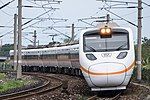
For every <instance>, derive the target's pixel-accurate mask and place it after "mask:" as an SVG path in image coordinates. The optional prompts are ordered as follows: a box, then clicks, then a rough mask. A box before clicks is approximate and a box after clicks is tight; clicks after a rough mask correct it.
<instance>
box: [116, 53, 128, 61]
mask: <svg viewBox="0 0 150 100" xmlns="http://www.w3.org/2000/svg"><path fill="white" fill-rule="evenodd" d="M127 53H128V52H121V53H120V54H119V55H118V56H117V58H118V59H123V58H125V57H126V56H127Z"/></svg>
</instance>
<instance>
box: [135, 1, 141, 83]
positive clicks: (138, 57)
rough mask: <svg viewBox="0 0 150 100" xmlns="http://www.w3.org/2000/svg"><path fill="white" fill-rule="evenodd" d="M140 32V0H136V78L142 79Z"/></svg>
mask: <svg viewBox="0 0 150 100" xmlns="http://www.w3.org/2000/svg"><path fill="white" fill-rule="evenodd" d="M141 34H142V0H138V40H137V45H138V46H137V47H138V48H137V62H136V63H137V80H138V81H139V82H140V81H141V79H142V72H141V47H142V45H141V38H142V37H141Z"/></svg>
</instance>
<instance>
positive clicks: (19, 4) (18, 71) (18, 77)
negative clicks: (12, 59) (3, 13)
mask: <svg viewBox="0 0 150 100" xmlns="http://www.w3.org/2000/svg"><path fill="white" fill-rule="evenodd" d="M21 50H22V0H18V64H17V65H18V66H17V67H18V68H17V79H21V77H22V68H21V63H22V55H21Z"/></svg>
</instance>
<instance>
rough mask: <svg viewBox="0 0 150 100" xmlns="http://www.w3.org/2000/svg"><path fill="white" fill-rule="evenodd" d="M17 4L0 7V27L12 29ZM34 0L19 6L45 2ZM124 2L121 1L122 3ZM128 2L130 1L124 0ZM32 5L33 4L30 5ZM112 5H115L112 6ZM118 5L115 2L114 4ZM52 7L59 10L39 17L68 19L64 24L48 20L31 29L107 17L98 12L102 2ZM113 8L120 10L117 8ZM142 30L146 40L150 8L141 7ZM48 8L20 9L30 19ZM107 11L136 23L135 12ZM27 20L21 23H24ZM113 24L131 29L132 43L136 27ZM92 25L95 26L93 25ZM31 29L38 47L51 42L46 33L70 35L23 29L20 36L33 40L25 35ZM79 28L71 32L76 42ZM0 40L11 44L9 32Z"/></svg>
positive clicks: (73, 1) (80, 0) (74, 0)
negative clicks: (82, 19)
mask: <svg viewBox="0 0 150 100" xmlns="http://www.w3.org/2000/svg"><path fill="white" fill-rule="evenodd" d="M9 1H11V0H0V6H2V5H3V4H4V3H7V2H9ZM17 1H18V0H15V2H13V3H11V4H10V5H9V6H7V7H5V8H3V9H1V10H0V25H4V26H13V15H14V14H15V13H17ZM33 1H34V0H23V5H32V6H40V5H43V4H47V2H41V1H38V2H33ZM122 1H124V0H122ZM126 1H131V0H126ZM132 1H138V0H132ZM143 1H144V2H146V3H147V4H150V1H149V0H143ZM34 3H36V4H34ZM107 4H108V5H114V3H107ZM115 4H116V3H115ZM117 5H118V3H117ZM51 6H52V7H54V8H55V7H56V8H59V10H55V11H50V12H49V13H48V14H45V15H43V16H41V17H42V18H46V17H47V18H48V17H49V18H61V19H62V18H64V19H68V20H67V21H56V20H54V21H52V20H42V21H41V22H39V23H38V24H35V25H33V26H40V27H50V26H66V25H67V26H70V25H71V24H72V23H74V24H75V26H82V27H85V26H90V25H88V24H85V23H83V22H81V21H78V19H81V18H90V17H100V16H105V15H106V14H109V13H108V12H107V11H105V10H100V9H99V8H100V7H104V6H105V7H107V5H106V4H105V3H102V2H100V1H96V0H63V2H62V3H60V5H58V4H51V5H48V6H47V7H51ZM121 6H124V7H125V6H127V5H121ZM128 6H136V5H133V4H128ZM117 7H120V5H118V6H117ZM143 8H144V9H143V29H142V37H144V36H145V37H148V38H150V30H149V24H150V13H149V12H150V7H148V6H145V5H143ZM48 10H49V9H43V8H40V9H39V8H23V17H25V18H34V17H36V16H38V15H41V14H42V13H44V12H46V11H48ZM110 11H112V12H114V13H116V14H117V15H119V16H121V17H123V18H125V19H127V20H129V21H131V22H133V23H135V24H137V9H136V8H134V9H111V10H110ZM110 16H111V18H114V19H118V17H116V16H114V15H112V14H110ZM27 21H28V20H23V23H25V22H27ZM37 21H38V20H35V21H32V22H31V23H29V24H27V25H25V26H23V28H24V27H27V26H29V25H31V24H33V23H35V22H37ZM85 21H86V22H89V23H92V22H93V21H94V20H85ZM114 21H115V22H117V23H118V24H119V25H120V26H123V27H124V26H125V27H131V28H132V30H133V32H134V40H135V41H136V38H137V33H136V32H137V28H136V27H135V26H132V25H130V24H129V23H127V22H125V21H122V20H114ZM93 24H94V25H96V24H97V23H93ZM11 30H13V28H12V29H11V28H0V35H2V34H5V33H7V32H9V31H11ZM34 30H36V31H37V38H38V40H39V41H40V44H47V43H49V42H50V41H51V37H49V36H48V35H49V34H48V33H51V34H56V33H58V34H59V32H57V31H60V32H62V33H64V34H66V35H68V36H71V28H63V29H60V28H56V30H57V31H56V30H53V29H50V28H42V29H41V28H31V27H29V28H26V29H25V30H23V36H24V37H26V38H28V39H31V40H33V37H32V34H29V32H33V31H34ZM80 30H81V29H75V33H76V34H77V37H76V39H77V38H78V34H79V33H80ZM64 38H66V37H65V36H63V35H59V36H57V37H56V38H55V40H57V41H60V42H62V40H63V39H64ZM1 40H2V41H3V44H6V43H13V33H11V34H8V35H5V36H4V37H3V38H1ZM28 44H31V42H30V41H29V40H27V39H25V38H23V45H28Z"/></svg>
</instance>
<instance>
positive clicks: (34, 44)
mask: <svg viewBox="0 0 150 100" xmlns="http://www.w3.org/2000/svg"><path fill="white" fill-rule="evenodd" d="M33 37H34V42H33V46H34V48H36V38H37V36H36V30H34V35H33Z"/></svg>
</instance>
